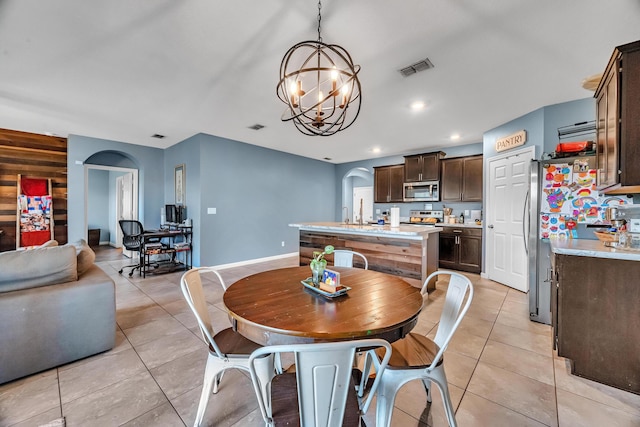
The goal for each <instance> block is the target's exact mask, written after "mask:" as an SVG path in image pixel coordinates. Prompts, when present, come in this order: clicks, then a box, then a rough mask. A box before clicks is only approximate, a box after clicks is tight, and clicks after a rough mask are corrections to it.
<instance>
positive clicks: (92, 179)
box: [87, 169, 110, 242]
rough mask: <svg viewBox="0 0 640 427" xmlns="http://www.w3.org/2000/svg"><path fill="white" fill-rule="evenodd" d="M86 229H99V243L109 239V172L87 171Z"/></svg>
mask: <svg viewBox="0 0 640 427" xmlns="http://www.w3.org/2000/svg"><path fill="white" fill-rule="evenodd" d="M87 197H88V201H87V203H88V206H89V207H90V209H89V210H88V211H87V221H88V228H89V229H93V228H98V229H100V241H101V242H103V241H105V240H107V239H109V206H110V205H109V171H107V170H98V169H90V170H89V191H88V195H87Z"/></svg>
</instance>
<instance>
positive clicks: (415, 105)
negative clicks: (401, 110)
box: [411, 101, 426, 111]
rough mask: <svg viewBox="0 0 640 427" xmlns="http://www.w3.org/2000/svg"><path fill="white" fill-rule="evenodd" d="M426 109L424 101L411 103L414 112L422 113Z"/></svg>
mask: <svg viewBox="0 0 640 427" xmlns="http://www.w3.org/2000/svg"><path fill="white" fill-rule="evenodd" d="M425 107H426V105H425V103H424V102H423V101H415V102H412V103H411V109H412V110H413V111H420V110H424V108H425Z"/></svg>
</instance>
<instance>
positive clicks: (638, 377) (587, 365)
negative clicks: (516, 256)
mask: <svg viewBox="0 0 640 427" xmlns="http://www.w3.org/2000/svg"><path fill="white" fill-rule="evenodd" d="M551 251H552V252H553V256H552V269H553V274H552V285H551V290H552V291H551V313H552V324H553V330H554V344H555V348H557V350H558V355H559V356H562V357H566V358H567V359H570V361H571V373H572V374H574V375H578V376H581V377H584V378H588V379H591V380H594V381H597V382H601V383H603V384H607V385H611V386H613V387H618V388H621V389H623V390H627V391H630V392H633V393H637V394H640V279H639V278H640V252H639V251H633V250H625V249H619V248H609V247H606V246H604V244H603V243H602V242H600V241H598V240H583V239H572V240H559V239H558V240H556V239H554V240H552V241H551Z"/></svg>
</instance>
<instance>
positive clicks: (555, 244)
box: [549, 239, 640, 261]
mask: <svg viewBox="0 0 640 427" xmlns="http://www.w3.org/2000/svg"><path fill="white" fill-rule="evenodd" d="M549 242H550V243H551V251H552V252H553V253H554V254H561V255H576V256H586V257H594V258H609V259H623V260H629V261H640V251H636V250H625V249H621V248H609V247H607V246H605V245H604V243H603V242H601V241H600V240H586V239H566V240H565V239H550V241H549Z"/></svg>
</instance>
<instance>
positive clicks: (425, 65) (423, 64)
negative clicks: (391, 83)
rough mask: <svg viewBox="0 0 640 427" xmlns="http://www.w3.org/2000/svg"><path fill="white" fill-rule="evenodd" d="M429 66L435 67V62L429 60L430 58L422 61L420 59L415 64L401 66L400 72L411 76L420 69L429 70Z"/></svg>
mask: <svg viewBox="0 0 640 427" xmlns="http://www.w3.org/2000/svg"><path fill="white" fill-rule="evenodd" d="M429 68H433V63H432V62H431V61H430V60H429V58H425V59H423V60H422V61H418V62H416V63H415V64H411V65H409V66H408V67H404V68H401V69H400V70H398V71H400V74H402V75H403V76H405V77H409V76H410V75H412V74H415V73H417V72H418V71H424V70H428V69H429Z"/></svg>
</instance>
